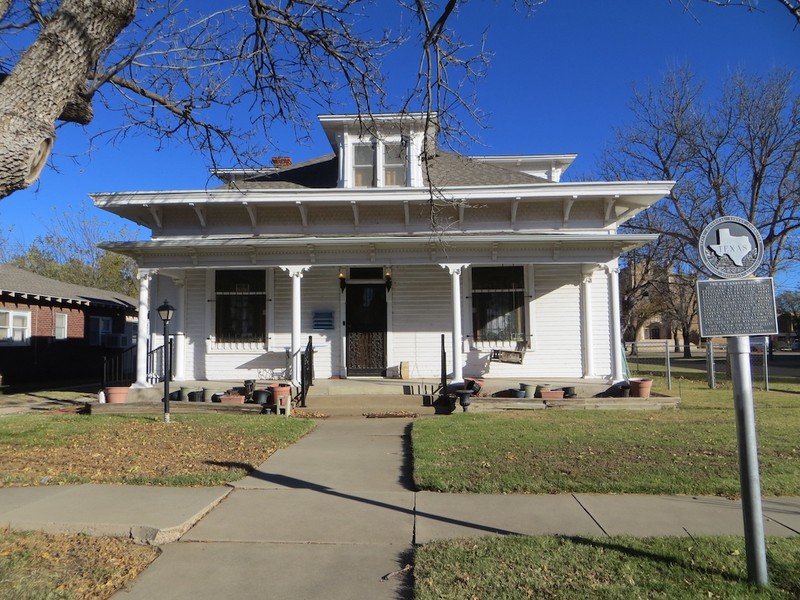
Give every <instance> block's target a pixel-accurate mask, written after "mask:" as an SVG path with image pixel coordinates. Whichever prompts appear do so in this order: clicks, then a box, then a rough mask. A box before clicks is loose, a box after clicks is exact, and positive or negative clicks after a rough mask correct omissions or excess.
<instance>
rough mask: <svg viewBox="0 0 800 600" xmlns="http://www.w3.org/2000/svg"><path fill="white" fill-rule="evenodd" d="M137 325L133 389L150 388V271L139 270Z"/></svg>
mask: <svg viewBox="0 0 800 600" xmlns="http://www.w3.org/2000/svg"><path fill="white" fill-rule="evenodd" d="M136 277H137V279H139V323H138V324H137V327H136V382H135V383H134V384H133V387H137V388H142V387H150V384H149V383H148V382H147V340H148V339H150V280H151V279H152V277H153V272H152V271H151V270H150V269H139V270H138V271H137V272H136Z"/></svg>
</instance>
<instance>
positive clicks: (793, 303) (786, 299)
mask: <svg viewBox="0 0 800 600" xmlns="http://www.w3.org/2000/svg"><path fill="white" fill-rule="evenodd" d="M775 306H776V308H777V310H778V314H779V315H786V316H788V317H789V318H790V319H791V330H792V331H793V332H794V333H795V335H797V334H800V292H798V291H792V292H782V293H780V294H778V295H777V297H776V298H775Z"/></svg>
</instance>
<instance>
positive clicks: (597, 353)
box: [590, 271, 619, 377]
mask: <svg viewBox="0 0 800 600" xmlns="http://www.w3.org/2000/svg"><path fill="white" fill-rule="evenodd" d="M590 310H591V311H592V313H591V314H592V339H593V341H594V347H593V350H592V354H593V356H594V375H595V376H598V377H611V364H612V360H611V358H612V356H611V352H612V350H613V348H612V347H611V327H612V323H611V297H610V293H609V286H608V274H607V273H606V272H605V271H595V272H594V274H593V276H592V306H591V307H590ZM617 327H619V324H617Z"/></svg>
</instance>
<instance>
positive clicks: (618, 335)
mask: <svg viewBox="0 0 800 600" xmlns="http://www.w3.org/2000/svg"><path fill="white" fill-rule="evenodd" d="M605 269H606V272H607V273H608V283H609V288H610V289H611V378H612V379H613V382H614V383H616V382H617V381H622V380H623V379H624V378H625V374H624V373H623V370H622V332H621V329H622V322H621V321H620V310H619V269H618V268H617V267H610V266H607V265H606V267H605Z"/></svg>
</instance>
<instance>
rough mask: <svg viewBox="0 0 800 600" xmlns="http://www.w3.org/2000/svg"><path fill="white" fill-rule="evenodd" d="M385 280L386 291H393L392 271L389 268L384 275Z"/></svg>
mask: <svg viewBox="0 0 800 600" xmlns="http://www.w3.org/2000/svg"><path fill="white" fill-rule="evenodd" d="M383 281H384V282H385V284H386V291H387V292H391V291H392V272H391V271H390V270H389V269H386V273H385V274H384V276H383Z"/></svg>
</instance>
